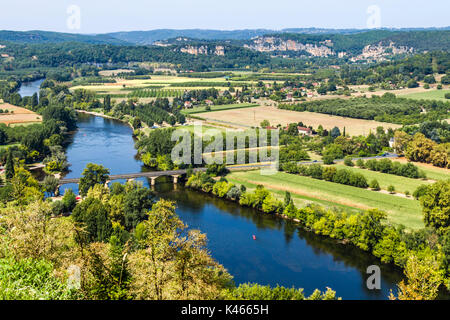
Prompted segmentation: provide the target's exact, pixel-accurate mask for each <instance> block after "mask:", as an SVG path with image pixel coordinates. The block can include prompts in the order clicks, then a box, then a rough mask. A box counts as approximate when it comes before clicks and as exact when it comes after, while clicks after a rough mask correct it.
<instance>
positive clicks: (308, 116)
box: [196, 106, 401, 135]
mask: <svg viewBox="0 0 450 320" xmlns="http://www.w3.org/2000/svg"><path fill="white" fill-rule="evenodd" d="M196 116H199V117H201V118H204V119H206V120H211V121H219V122H224V123H230V124H235V125H238V126H241V127H251V126H253V127H257V126H259V125H260V123H261V122H262V121H263V120H268V121H269V122H270V124H271V125H273V126H276V125H278V124H281V125H283V126H285V125H287V124H289V123H293V122H300V121H301V122H303V123H304V124H305V125H307V126H312V127H313V128H315V129H317V127H318V126H319V125H322V127H323V128H324V129H328V130H330V129H332V128H333V127H335V126H337V127H338V128H340V129H341V131H343V129H344V127H345V130H346V132H347V133H348V134H350V135H368V134H369V133H370V131H375V130H376V128H377V127H379V126H382V127H384V128H385V129H388V128H393V129H396V128H400V127H401V126H400V125H397V124H391V123H386V122H378V121H373V120H363V119H353V118H346V117H340V116H333V115H327V114H321V113H315V112H296V111H290V110H282V109H277V108H276V107H273V106H261V107H256V108H242V109H234V110H224V111H217V112H214V113H209V112H204V113H198V114H196Z"/></svg>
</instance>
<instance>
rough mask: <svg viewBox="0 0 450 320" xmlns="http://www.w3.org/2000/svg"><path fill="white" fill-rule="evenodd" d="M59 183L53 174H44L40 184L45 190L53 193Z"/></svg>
mask: <svg viewBox="0 0 450 320" xmlns="http://www.w3.org/2000/svg"><path fill="white" fill-rule="evenodd" d="M58 185H59V179H57V178H55V176H53V175H49V176H45V178H44V181H43V183H42V186H43V188H44V190H45V191H47V192H48V193H50V194H51V195H54V194H55V193H56V192H57V189H58Z"/></svg>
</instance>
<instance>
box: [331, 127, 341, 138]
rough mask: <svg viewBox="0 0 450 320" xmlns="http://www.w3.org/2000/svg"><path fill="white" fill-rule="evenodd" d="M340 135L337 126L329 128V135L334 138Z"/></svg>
mask: <svg viewBox="0 0 450 320" xmlns="http://www.w3.org/2000/svg"><path fill="white" fill-rule="evenodd" d="M340 135H341V130H339V128H338V127H334V128H333V129H331V136H332V137H333V138H334V139H336V138H337V137H339V136H340Z"/></svg>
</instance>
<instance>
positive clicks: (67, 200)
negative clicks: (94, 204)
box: [62, 189, 77, 212]
mask: <svg viewBox="0 0 450 320" xmlns="http://www.w3.org/2000/svg"><path fill="white" fill-rule="evenodd" d="M62 202H63V203H64V210H65V211H64V212H72V210H73V209H74V208H75V206H76V204H77V196H76V195H75V193H73V191H72V189H68V190H66V192H65V193H64V196H63V198H62Z"/></svg>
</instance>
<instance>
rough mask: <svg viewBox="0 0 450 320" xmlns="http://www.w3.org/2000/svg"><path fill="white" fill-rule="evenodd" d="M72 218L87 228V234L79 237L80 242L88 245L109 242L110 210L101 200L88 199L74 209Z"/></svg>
mask: <svg viewBox="0 0 450 320" xmlns="http://www.w3.org/2000/svg"><path fill="white" fill-rule="evenodd" d="M71 217H72V219H73V221H75V223H77V224H78V225H79V226H80V227H85V232H84V233H83V234H82V235H81V236H79V237H78V240H79V241H82V242H86V243H89V242H106V241H109V238H110V236H111V232H112V223H111V220H110V219H109V213H108V208H107V207H106V205H105V204H103V203H102V202H101V201H100V200H99V199H95V198H92V197H88V198H86V199H85V200H84V201H82V202H80V203H79V204H78V205H77V206H76V207H75V209H73V212H72V215H71Z"/></svg>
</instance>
